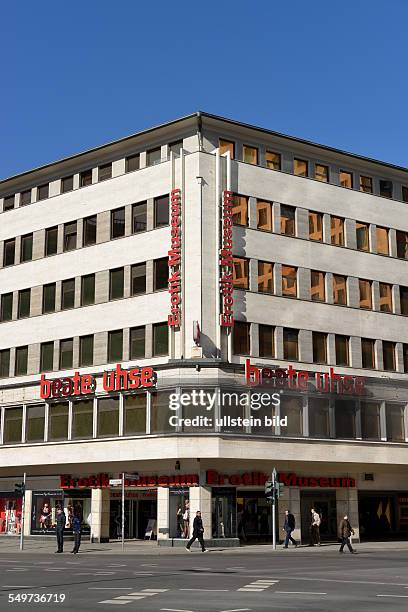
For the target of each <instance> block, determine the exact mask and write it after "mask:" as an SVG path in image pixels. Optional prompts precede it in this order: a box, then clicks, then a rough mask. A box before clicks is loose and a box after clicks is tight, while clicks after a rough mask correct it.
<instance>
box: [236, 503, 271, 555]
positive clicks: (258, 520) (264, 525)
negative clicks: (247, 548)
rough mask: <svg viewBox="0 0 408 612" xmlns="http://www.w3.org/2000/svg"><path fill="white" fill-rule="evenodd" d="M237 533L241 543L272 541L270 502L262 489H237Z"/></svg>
mask: <svg viewBox="0 0 408 612" xmlns="http://www.w3.org/2000/svg"><path fill="white" fill-rule="evenodd" d="M237 535H238V537H239V539H240V540H241V542H243V543H247V542H248V543H251V542H271V541H272V504H269V503H268V502H267V499H266V497H265V492H264V491H237Z"/></svg>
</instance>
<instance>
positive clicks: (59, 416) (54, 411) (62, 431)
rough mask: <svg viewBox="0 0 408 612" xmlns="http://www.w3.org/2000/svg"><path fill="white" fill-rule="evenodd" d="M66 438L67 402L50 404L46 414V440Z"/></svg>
mask: <svg viewBox="0 0 408 612" xmlns="http://www.w3.org/2000/svg"><path fill="white" fill-rule="evenodd" d="M67 439H68V402H60V403H58V404H50V408H49V415H48V440H67Z"/></svg>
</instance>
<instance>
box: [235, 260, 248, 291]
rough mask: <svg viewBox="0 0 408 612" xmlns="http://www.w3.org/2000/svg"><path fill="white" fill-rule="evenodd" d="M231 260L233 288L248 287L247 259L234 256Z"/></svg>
mask: <svg viewBox="0 0 408 612" xmlns="http://www.w3.org/2000/svg"><path fill="white" fill-rule="evenodd" d="M233 262H234V267H233V284H234V289H249V270H248V268H249V266H248V263H249V262H248V260H247V259H244V258H243V257H234V258H233Z"/></svg>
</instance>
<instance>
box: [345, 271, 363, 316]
mask: <svg viewBox="0 0 408 612" xmlns="http://www.w3.org/2000/svg"><path fill="white" fill-rule="evenodd" d="M347 305H348V306H352V307H354V308H359V306H360V286H359V282H358V278H356V277H355V276H348V277H347Z"/></svg>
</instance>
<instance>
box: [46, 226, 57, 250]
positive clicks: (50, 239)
mask: <svg viewBox="0 0 408 612" xmlns="http://www.w3.org/2000/svg"><path fill="white" fill-rule="evenodd" d="M57 246H58V227H49V228H48V229H46V230H45V255H55V253H56V252H57Z"/></svg>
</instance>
